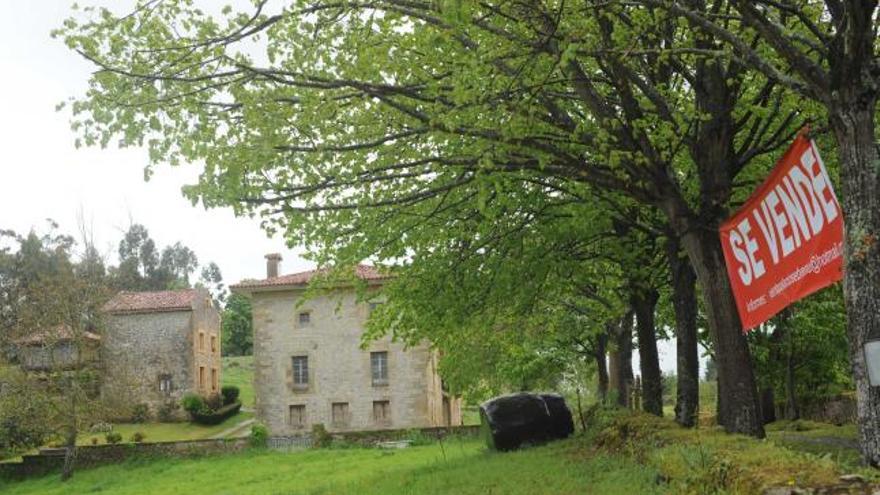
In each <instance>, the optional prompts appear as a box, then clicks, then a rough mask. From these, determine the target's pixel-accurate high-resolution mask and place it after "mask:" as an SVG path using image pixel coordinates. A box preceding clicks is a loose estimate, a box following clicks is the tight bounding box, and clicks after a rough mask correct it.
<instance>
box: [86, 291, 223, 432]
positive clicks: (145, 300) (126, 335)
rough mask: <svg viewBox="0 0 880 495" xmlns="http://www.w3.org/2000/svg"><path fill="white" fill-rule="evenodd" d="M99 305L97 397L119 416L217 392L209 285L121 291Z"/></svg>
mask: <svg viewBox="0 0 880 495" xmlns="http://www.w3.org/2000/svg"><path fill="white" fill-rule="evenodd" d="M103 309H104V312H105V325H104V327H105V328H104V331H103V335H102V346H101V362H102V367H103V379H102V386H101V396H102V398H103V400H104V401H105V403H107V404H108V405H110V406H111V407H114V408H115V409H116V410H117V411H119V414H120V415H121V416H124V415H125V414H127V413H129V412H130V410H131V408H132V407H133V406H134V405H135V404H146V405H147V406H148V407H149V409H150V413H151V415H153V416H156V415H157V414H158V413H159V410H160V409H161V408H162V407H163V406H165V407H168V406H169V405H178V404H180V400H181V398H182V397H183V396H184V394H186V393H188V392H194V393H198V394H200V395H204V396H207V395H211V394H215V393H219V392H220V383H221V376H220V373H221V362H220V313H219V312H218V310H217V308H216V307H214V303H213V301H212V299H211V295H210V293H208V291H207V290H205V289H185V290H171V291H159V292H121V293H119V294H117V295H116V296H115V297H114V298H113V299H111V300H110V301H108V302H107V304H106V305H105V306H104V308H103ZM174 415H175V416H176V417H178V418H181V419H182V418H183V417H184V413H183V411H182V410H180V409H179V408H177V410H176V411H175V413H174Z"/></svg>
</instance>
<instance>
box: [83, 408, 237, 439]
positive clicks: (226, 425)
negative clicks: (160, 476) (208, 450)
mask: <svg viewBox="0 0 880 495" xmlns="http://www.w3.org/2000/svg"><path fill="white" fill-rule="evenodd" d="M253 417H254V415H253V413H249V412H240V413H238V414H236V415H235V416H232V417H231V418H227V419H226V420H225V421H223V422H222V423H220V424H219V425H213V426H206V425H200V424H196V423H190V422H185V423H117V424H114V425H113V431H116V432H118V433H119V434H121V435H122V441H123V442H128V441H129V440H130V439H131V436H132V435H133V434H134V433H135V432H138V431H139V432H141V433H143V434H144V435H145V436H146V437H145V438H144V441H145V442H167V441H172V440H199V439H203V438H214V437H216V436H217V435H218V434H220V433H222V432H223V431H225V430H228V429H230V428H232V427H234V426H235V425H237V424H239V423H242V422H244V421H247V420H248V419H251V418H253ZM92 438H97V439H98V443H99V444H104V443H106V441H105V440H104V434H103V433H83V434H81V435H80V437H79V438H78V439H77V441H76V443H77V444H78V445H91V444H92Z"/></svg>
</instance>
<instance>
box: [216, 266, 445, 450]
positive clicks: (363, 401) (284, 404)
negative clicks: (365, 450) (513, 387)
mask: <svg viewBox="0 0 880 495" xmlns="http://www.w3.org/2000/svg"><path fill="white" fill-rule="evenodd" d="M266 260H267V267H266V268H267V269H266V278H265V279H263V280H245V281H242V282H241V283H239V284H237V285H233V286H232V287H231V289H232V290H233V291H234V292H237V293H241V294H245V295H247V296H249V297H250V299H251V302H252V306H253V329H254V392H255V395H256V415H257V418H258V420H259V421H261V422H262V423H263V424H265V425H266V426H267V427H268V428H269V430H270V431H271V432H272V434H274V435H295V434H299V433H304V432H307V431H310V429H311V427H312V425H314V424H318V423H320V424H323V425H324V427H325V428H326V429H327V430H328V431H331V432H340V431H356V430H379V429H398V428H416V427H429V426H451V425H460V424H461V400H460V399H458V398H456V397H452V396H450V395H449V394H447V393H446V392H445V391H444V390H443V385H442V382H441V379H440V375H439V374H438V372H437V364H438V356H437V353H436V351H434V350H432V349H431V348H430V347H429V346H428V345H427V344H422V345H419V346H415V347H409V348H407V347H405V346H404V345H403V344H401V343H397V342H392V341H391V339H390V338H389V337H384V338H382V339H380V340H377V341H373V342H370V343H369V345H368V347H367V348H366V349H362V348H361V335H362V334H363V332H364V327H365V323H366V320H367V317H368V316H369V312H370V310H371V309H372V308H374V307H375V304H379V301H375V302H370V303H366V302H361V301H359V300H358V297H357V294H356V290H355V288H354V287H352V286H351V285H350V284H337V285H336V286H334V287H333V288H332V290H331V291H329V292H328V293H322V294H321V295H314V296H311V297H308V298H306V297H304V296H305V291H306V289H307V288H308V286H309V283H310V282H311V281H312V280H313V278H314V277H316V276H318V275H320V273H319V272H318V271H315V270H312V271H307V272H301V273H294V274H290V275H279V264H280V262H281V256H280V255H279V254H270V255H267V256H266ZM356 276H357V277H358V278H360V279H361V280H363V281H365V282H366V283H367V284H368V286H369V287H370V289H372V290H375V289H378V288H379V287H380V286H381V285H382V284H383V282H384V281H385V280H387V277H386V276H384V275H383V274H381V273H379V271H377V270H376V269H375V268H374V267H371V266H366V265H358V266H357V268H356Z"/></svg>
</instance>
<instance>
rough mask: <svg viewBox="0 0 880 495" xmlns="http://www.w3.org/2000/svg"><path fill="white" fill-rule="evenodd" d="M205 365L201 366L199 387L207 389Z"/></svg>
mask: <svg viewBox="0 0 880 495" xmlns="http://www.w3.org/2000/svg"><path fill="white" fill-rule="evenodd" d="M205 388H206V387H205V367H204V366H199V389H201V390H205Z"/></svg>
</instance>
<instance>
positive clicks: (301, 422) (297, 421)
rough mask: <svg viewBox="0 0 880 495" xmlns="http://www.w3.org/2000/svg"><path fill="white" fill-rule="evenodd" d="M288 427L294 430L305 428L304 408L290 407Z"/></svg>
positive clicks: (300, 406)
mask: <svg viewBox="0 0 880 495" xmlns="http://www.w3.org/2000/svg"><path fill="white" fill-rule="evenodd" d="M289 423H290V426H292V427H294V428H305V426H306V406H305V405H303V404H297V405H294V406H290V418H289Z"/></svg>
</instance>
